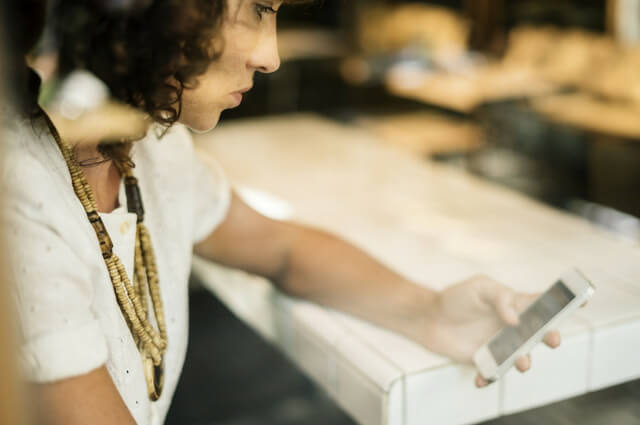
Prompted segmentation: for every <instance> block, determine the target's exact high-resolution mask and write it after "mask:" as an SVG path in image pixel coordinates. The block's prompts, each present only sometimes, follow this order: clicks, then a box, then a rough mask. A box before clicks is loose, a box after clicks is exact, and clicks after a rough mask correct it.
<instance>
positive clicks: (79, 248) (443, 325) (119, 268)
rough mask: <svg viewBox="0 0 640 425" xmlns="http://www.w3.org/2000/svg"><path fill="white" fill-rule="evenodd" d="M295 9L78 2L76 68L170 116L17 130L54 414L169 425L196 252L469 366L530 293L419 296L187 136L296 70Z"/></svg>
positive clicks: (60, 17) (27, 250)
mask: <svg viewBox="0 0 640 425" xmlns="http://www.w3.org/2000/svg"><path fill="white" fill-rule="evenodd" d="M282 3H283V2H282V1H281V0H226V2H225V3H223V2H222V0H218V1H215V0H155V1H153V2H151V4H149V5H147V6H143V7H141V8H140V9H139V10H137V11H135V12H134V13H133V14H131V15H128V16H126V17H125V16H124V15H123V14H122V13H119V12H117V11H116V12H113V11H107V10H106V9H103V10H99V9H97V3H95V2H89V1H88V0H86V1H83V2H78V1H75V0H74V1H71V0H63V1H61V2H60V4H59V7H58V9H57V15H56V19H57V21H58V24H59V26H60V28H61V34H62V38H61V40H62V43H63V44H62V51H61V61H62V64H63V69H65V68H66V69H72V68H76V67H84V68H87V69H89V70H90V71H92V72H93V73H95V74H96V75H97V76H98V77H100V78H101V79H102V80H103V81H105V82H106V83H107V85H108V86H109V88H110V89H111V91H112V94H113V95H114V96H116V97H117V98H119V99H121V100H123V101H125V102H127V103H129V104H131V105H133V106H135V107H137V108H139V109H141V110H143V111H145V112H146V113H147V114H148V116H149V117H151V118H152V119H153V121H154V122H155V124H154V125H153V126H152V128H151V130H150V131H149V133H148V134H147V136H146V137H145V138H144V139H143V140H140V141H137V142H135V143H133V144H130V143H122V144H115V145H113V144H111V145H105V146H102V145H101V146H95V145H86V144H84V145H82V144H80V143H79V142H81V141H77V140H70V141H69V140H63V139H62V138H60V137H58V135H57V132H56V129H55V128H54V126H53V125H52V124H51V123H50V122H49V121H48V119H47V117H46V115H44V114H40V115H39V116H37V117H36V118H33V119H31V120H29V121H27V120H25V119H22V120H19V122H18V123H19V124H18V125H16V126H15V127H16V128H14V137H13V139H12V142H11V143H10V144H9V154H8V155H7V157H6V159H7V161H6V164H7V165H6V166H7V170H6V171H5V176H6V178H5V179H4V181H3V183H4V185H5V186H6V190H7V192H8V196H9V197H10V199H11V206H12V207H11V208H9V210H8V212H7V214H6V216H7V217H6V219H5V220H7V221H6V222H5V223H6V225H7V226H10V227H9V228H11V229H13V231H12V232H11V237H12V239H11V240H10V242H11V243H12V244H13V246H15V247H16V248H15V252H14V253H13V255H12V258H11V260H12V266H13V267H12V272H13V274H14V276H15V279H16V280H17V281H18V282H19V288H18V290H17V297H16V300H17V302H18V305H19V311H20V320H21V322H22V333H23V338H24V343H23V347H22V358H23V363H24V367H25V371H26V373H27V374H28V376H29V378H30V379H31V380H32V381H34V382H37V383H38V386H37V388H38V393H39V394H40V396H41V397H42V399H43V400H44V403H45V406H46V407H47V412H48V419H49V420H50V422H52V423H61V424H62V423H64V424H67V425H74V424H87V423H91V424H105V425H106V424H134V423H138V424H160V423H162V422H163V420H164V417H165V414H166V412H167V410H168V407H169V403H170V401H171V396H172V393H173V391H174V389H175V386H176V383H177V380H178V377H179V373H180V370H181V367H182V363H183V360H184V355H185V351H186V342H187V341H186V336H187V331H186V327H187V277H188V274H189V268H190V262H191V256H192V252H196V253H197V254H198V255H201V256H203V257H205V258H208V259H210V260H212V261H215V262H218V263H221V264H224V265H227V266H231V267H237V268H241V269H244V270H247V271H249V272H252V273H256V274H260V275H263V276H266V277H268V278H270V279H271V280H272V281H273V282H274V284H275V285H276V286H277V287H278V288H279V289H280V290H282V291H283V292H285V293H288V294H290V295H293V296H297V297H302V298H306V299H308V300H311V301H314V302H317V303H320V304H323V305H327V306H330V307H332V308H337V309H341V310H343V311H345V312H347V313H351V314H354V315H358V316H360V317H362V318H364V319H366V320H369V321H371V322H374V323H376V324H379V325H381V326H385V327H387V328H389V329H392V330H394V331H396V332H399V333H402V334H404V335H406V336H408V337H410V338H412V339H414V340H416V341H417V342H419V343H422V344H423V345H424V346H425V347H427V348H429V349H430V350H433V351H435V352H438V353H441V354H444V355H447V356H450V357H452V358H453V359H455V360H458V361H463V362H469V361H470V359H471V355H472V353H473V352H474V350H475V349H476V348H477V347H479V346H480V345H481V344H482V343H484V342H485V341H486V340H487V339H488V338H489V337H490V336H491V335H492V334H493V333H494V332H495V331H496V330H497V329H499V328H500V327H501V326H502V324H503V323H504V322H506V323H516V322H517V313H516V312H517V311H518V310H521V309H523V308H524V306H525V305H526V304H527V302H528V301H530V299H531V296H529V295H524V294H516V293H514V292H513V291H512V290H510V289H509V288H507V287H505V286H502V285H500V284H498V283H496V282H494V281H492V280H491V279H489V278H486V277H482V276H480V277H473V278H470V279H469V280H466V281H464V282H461V283H460V284H458V285H454V286H452V287H450V288H449V289H447V290H445V291H443V292H434V291H431V290H429V289H426V288H424V287H422V286H418V285H416V284H414V283H412V282H409V281H407V280H406V279H405V278H403V277H402V276H400V275H398V274H397V273H394V272H393V271H391V270H389V269H388V268H386V267H384V266H383V265H381V264H379V263H378V262H376V261H375V260H373V259H372V258H370V257H369V256H367V255H366V254H365V253H363V252H362V251H360V250H358V249H357V248H355V247H353V246H351V245H349V244H347V243H345V242H343V241H341V240H339V239H337V238H336V237H334V236H332V235H329V234H326V233H324V232H321V231H318V230H314V229H311V228H308V227H304V226H301V225H297V224H293V223H287V222H277V221H273V220H270V219H267V218H265V217H263V216H261V215H260V214H258V213H256V212H255V211H253V210H252V209H251V208H250V207H248V206H247V205H246V204H244V203H243V202H242V201H241V200H240V199H239V198H238V197H237V196H236V195H235V194H233V193H232V191H231V190H230V188H229V185H228V183H227V182H226V180H225V179H224V176H223V175H222V173H221V172H220V171H216V170H217V169H216V168H215V167H214V168H211V167H205V166H204V165H202V162H201V161H200V159H199V158H198V157H197V156H196V154H195V153H194V151H193V147H192V145H191V139H190V136H189V133H188V132H187V130H186V129H185V126H186V127H189V128H191V129H193V130H195V131H206V130H209V129H211V128H213V127H214V126H215V125H216V124H217V122H218V119H219V116H220V113H221V112H222V111H223V110H224V109H228V108H233V107H236V106H238V105H239V104H240V103H241V101H242V95H243V93H245V92H246V91H248V90H250V89H251V87H252V84H253V83H252V82H253V77H254V75H255V73H256V72H263V73H269V72H274V71H276V70H277V69H278V66H279V58H278V53H277V44H276V13H277V11H278V9H279V8H280V7H281V6H282ZM289 3H292V2H289ZM159 138H160V139H161V141H159V142H158V139H159ZM133 164H135V168H134V165H133ZM141 199H144V208H142V202H141ZM328 264H331V265H332V266H331V267H327V265H328ZM546 342H547V343H548V344H549V345H551V346H556V345H558V343H559V336H558V334H557V333H551V334H549V335H548V336H547V339H546ZM212 361H215V359H212ZM528 367H529V360H528V358H523V359H521V360H520V361H519V362H518V368H519V369H520V370H522V371H524V370H526V369H528ZM476 383H477V384H478V385H479V386H482V385H486V382H484V381H483V380H482V379H481V378H478V379H477V381H476ZM212 385H215V383H212Z"/></svg>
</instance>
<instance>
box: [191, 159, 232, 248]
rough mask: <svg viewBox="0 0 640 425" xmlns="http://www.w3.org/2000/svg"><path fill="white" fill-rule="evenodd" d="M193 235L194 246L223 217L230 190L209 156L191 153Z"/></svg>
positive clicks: (228, 201)
mask: <svg viewBox="0 0 640 425" xmlns="http://www.w3.org/2000/svg"><path fill="white" fill-rule="evenodd" d="M193 170H194V192H193V193H194V198H195V199H194V220H193V223H194V235H193V242H194V244H195V243H198V242H200V241H202V240H204V239H205V238H206V237H207V236H209V235H210V234H211V233H212V232H213V231H214V230H215V228H216V227H218V226H219V225H220V223H222V222H223V221H224V219H225V218H226V217H227V213H228V211H229V206H230V203H231V187H230V185H229V182H228V180H227V178H226V176H225V174H224V171H223V170H222V167H221V166H220V164H219V163H218V162H217V161H216V160H215V159H214V158H213V157H212V156H210V155H206V154H204V153H201V152H198V151H194V155H193Z"/></svg>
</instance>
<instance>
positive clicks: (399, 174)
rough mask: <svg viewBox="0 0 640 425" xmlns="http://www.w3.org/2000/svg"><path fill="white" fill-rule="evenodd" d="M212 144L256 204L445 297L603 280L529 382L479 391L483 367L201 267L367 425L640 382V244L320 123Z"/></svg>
mask: <svg viewBox="0 0 640 425" xmlns="http://www.w3.org/2000/svg"><path fill="white" fill-rule="evenodd" d="M198 149H199V150H201V151H202V152H203V154H211V155H213V156H215V157H216V158H217V160H218V161H219V162H221V163H222V164H223V166H224V167H225V169H226V172H227V174H228V176H229V177H230V179H231V180H232V181H233V182H234V184H235V185H236V186H237V187H239V188H245V189H244V190H245V192H244V193H245V196H247V199H248V200H249V201H250V202H253V203H254V204H255V205H256V207H258V208H261V209H263V210H265V212H268V213H271V214H274V215H276V216H278V215H280V216H287V215H289V211H288V208H291V211H292V214H293V217H294V219H295V220H298V221H302V222H305V223H309V224H312V225H315V226H318V227H321V228H324V229H327V230H330V231H333V232H335V233H336V234H339V235H341V236H342V237H344V238H345V239H347V240H350V241H352V242H354V243H355V244H357V245H359V246H360V247H362V248H364V249H365V250H367V251H368V252H369V253H371V254H372V255H373V256H375V257H376V258H378V259H379V260H381V261H382V262H384V263H386V264H388V265H389V266H391V267H393V268H394V269H396V270H398V271H399V272H401V273H403V274H405V275H406V276H408V277H409V278H412V279H413V280H415V281H417V282H420V283H424V284H429V285H432V286H433V287H435V288H443V287H445V286H447V285H448V284H451V283H453V282H456V281H458V280H460V279H463V278H465V277H468V276H469V275H471V274H474V273H479V272H482V273H487V274H489V275H490V276H492V277H494V278H496V279H499V280H500V281H502V282H504V283H506V284H509V285H512V286H513V287H515V288H517V289H519V290H524V291H540V290H543V289H545V288H546V287H547V286H548V285H550V284H551V283H552V282H553V281H554V279H555V278H557V277H558V276H559V275H560V274H561V273H562V272H564V271H565V270H566V269H568V268H570V267H572V266H577V267H579V268H580V269H581V270H582V271H583V272H584V273H585V274H586V275H587V276H588V277H590V278H591V280H592V281H593V282H594V284H595V285H596V286H597V288H598V290H597V292H596V295H595V297H594V298H593V300H592V301H591V302H590V303H589V305H588V306H587V307H586V308H584V309H582V310H581V311H580V312H579V313H578V314H576V315H575V316H574V317H572V318H571V319H570V320H569V321H568V322H566V323H565V324H564V325H563V326H562V327H561V332H562V334H563V344H562V346H561V347H560V348H559V349H557V350H556V351H554V352H552V351H551V350H550V349H548V348H547V347H545V346H539V347H537V348H536V349H535V350H534V351H533V353H532V358H533V366H534V367H533V369H532V370H531V371H530V372H529V373H527V374H525V375H521V374H519V373H517V372H514V371H512V372H510V373H509V374H508V375H507V376H506V377H505V379H503V380H502V381H501V382H499V383H497V384H494V385H492V386H490V387H488V388H486V389H482V390H478V389H476V388H475V387H474V384H473V377H474V371H473V370H472V369H471V368H469V367H465V366H461V365H457V364H453V363H451V362H450V361H449V360H447V359H445V358H442V357H440V356H437V355H434V354H433V353H430V352H428V351H426V350H425V349H424V348H422V347H420V346H418V345H416V344H414V343H412V342H411V341H408V340H406V339H405V338H403V337H400V336H398V335H395V334H393V333H390V332H387V331H385V330H382V329H379V328H376V327H374V326H371V325H369V324H367V323H363V322H362V321H359V320H356V319H354V318H351V317H348V316H345V315H342V314H340V313H337V312H335V311H331V310H328V309H324V308H320V307H317V306H315V305H312V304H309V303H306V302H301V301H297V300H292V299H289V298H287V297H285V296H282V295H280V294H279V293H277V292H276V291H274V289H272V287H271V285H270V284H269V282H267V281H265V280H264V279H261V278H258V277H254V276H249V275H247V274H245V273H244V272H240V271H235V270H228V269H224V268H222V267H220V266H217V265H214V264H210V263H207V262H205V261H202V260H197V261H196V262H195V263H194V270H195V272H196V273H197V274H198V275H199V277H200V278H202V280H203V281H204V283H205V285H206V286H207V287H208V288H210V289H211V290H213V291H214V292H215V293H216V294H217V295H218V296H219V297H220V299H222V300H223V302H225V303H226V304H227V305H228V306H229V307H230V308H231V310H232V311H234V312H235V314H237V315H238V316H239V317H240V318H241V319H242V320H244V321H246V322H247V323H248V324H250V325H251V326H252V327H253V328H255V329H256V330H257V331H258V332H259V333H260V334H261V335H263V336H264V337H265V338H267V339H268V340H269V341H271V342H273V343H274V344H276V345H277V346H278V347H280V348H281V349H282V350H283V351H284V352H285V353H286V354H287V355H288V356H289V357H290V358H291V359H292V360H293V361H294V362H295V363H296V364H297V365H299V366H300V367H301V368H302V369H303V370H304V371H305V372H306V373H307V374H308V375H309V376H310V377H312V378H313V380H314V381H316V382H317V383H318V384H319V385H321V386H322V387H323V388H324V389H326V391H327V392H328V393H329V394H330V395H331V396H332V397H334V398H335V400H336V401H337V402H338V403H339V404H340V405H341V406H342V407H343V408H344V409H345V410H346V411H347V412H348V413H350V414H351V415H352V416H353V417H354V418H355V419H356V420H357V421H358V422H359V423H361V424H363V425H378V424H380V425H382V424H388V425H436V424H442V425H454V424H467V423H476V422H480V421H483V420H487V419H490V418H494V417H497V416H499V415H503V414H509V413H513V412H517V411H521V410H525V409H529V408H532V407H535V406H540V405H543V404H546V403H550V402H553V401H557V400H560V399H564V398H567V397H572V396H575V395H578V394H582V393H585V392H588V391H593V390H597V389H601V388H603V387H607V386H610V385H614V384H617V383H620V382H623V381H627V380H631V379H635V378H638V377H640V361H639V360H640V355H639V354H638V353H640V246H639V245H638V243H637V242H632V241H624V240H619V239H616V238H615V237H614V236H612V235H610V234H608V233H606V232H604V231H602V230H599V229H597V228H595V227H593V226H592V225H590V224H589V223H587V222H585V221H583V220H581V219H580V218H577V217H574V216H571V215H569V214H566V213H563V212H561V211H558V210H555V209H551V208H549V207H546V206H544V205H542V204H540V203H538V202H535V201H533V200H530V199H528V198H525V197H523V196H521V195H519V194H517V193H514V192H511V191H509V190H507V189H504V188H501V187H497V186H495V185H492V184H489V183H487V182H484V181H482V180H479V179H478V178H475V177H473V176H470V175H467V174H466V173H464V172H463V171H460V170H457V169H451V168H448V167H447V166H443V165H439V164H435V163H429V162H425V161H424V160H422V159H418V158H416V157H413V156H411V155H409V154H407V153H405V152H403V151H399V150H396V149H395V148H393V147H390V146H388V145H385V144H383V143H379V142H377V141H376V140H375V139H373V137H372V136H371V135H369V134H367V133H366V132H364V131H363V130H358V129H355V128H352V127H348V126H344V125H341V124H338V123H335V122H332V121H328V120H325V119H322V118H319V117H317V116H314V115H296V116H288V117H281V118H277V119H274V118H270V119H265V120H252V121H246V122H235V123H232V124H230V125H224V126H222V127H220V128H219V129H217V130H215V131H214V132H213V133H211V134H209V135H207V136H204V137H202V138H200V139H199V141H198ZM246 188H250V190H248V191H247V190H246ZM252 191H253V192H252ZM256 191H258V192H256ZM261 195H262V196H261ZM278 200H281V201H283V202H278ZM328 266H330V265H328Z"/></svg>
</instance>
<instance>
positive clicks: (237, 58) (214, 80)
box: [180, 0, 282, 132]
mask: <svg viewBox="0 0 640 425" xmlns="http://www.w3.org/2000/svg"><path fill="white" fill-rule="evenodd" d="M281 4H282V0H227V11H226V15H225V17H224V20H223V23H222V28H221V30H222V35H223V41H224V49H223V50H222V55H221V56H220V58H218V59H217V60H216V61H214V62H212V63H211V65H210V66H209V68H208V69H207V71H206V72H205V73H204V74H203V75H201V76H199V77H198V78H197V80H196V81H197V83H196V84H195V85H194V86H193V88H190V89H185V90H184V93H183V95H182V113H181V116H180V122H181V123H183V124H185V125H186V126H188V127H190V128H192V129H193V130H195V131H199V132H202V131H207V130H210V129H212V128H213V127H215V126H216V124H217V123H218V120H219V119H220V114H221V112H222V111H223V110H225V109H230V108H235V107H237V106H238V105H240V103H241V102H242V93H244V92H246V91H248V90H249V89H251V87H253V75H254V73H255V72H256V71H258V72H264V73H269V72H274V71H276V70H277V69H278V68H279V67H280V57H279V56H278V44H277V38H276V13H275V12H276V11H277V10H278V8H279V7H280V6H281Z"/></svg>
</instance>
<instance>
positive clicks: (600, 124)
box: [531, 93, 640, 140]
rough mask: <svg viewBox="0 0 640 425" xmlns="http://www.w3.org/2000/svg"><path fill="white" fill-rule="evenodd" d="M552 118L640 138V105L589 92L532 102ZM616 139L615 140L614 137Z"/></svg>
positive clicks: (592, 129)
mask: <svg viewBox="0 0 640 425" xmlns="http://www.w3.org/2000/svg"><path fill="white" fill-rule="evenodd" d="M531 105H532V107H533V108H534V109H535V110H536V111H537V112H539V113H541V114H543V115H544V116H546V117H547V118H549V119H550V120H553V121H556V122H559V123H562V124H567V125H571V126H575V127H577V128H580V129H583V130H587V131H591V132H596V133H601V134H606V135H610V136H615V137H621V138H624V139H630V140H640V105H637V104H633V103H630V102H613V101H605V100H601V99H597V98H595V97H593V96H591V95H589V94H585V93H576V94H562V95H553V96H547V97H542V98H538V99H535V100H532V101H531ZM610 140H614V139H610Z"/></svg>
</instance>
